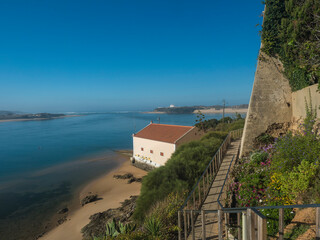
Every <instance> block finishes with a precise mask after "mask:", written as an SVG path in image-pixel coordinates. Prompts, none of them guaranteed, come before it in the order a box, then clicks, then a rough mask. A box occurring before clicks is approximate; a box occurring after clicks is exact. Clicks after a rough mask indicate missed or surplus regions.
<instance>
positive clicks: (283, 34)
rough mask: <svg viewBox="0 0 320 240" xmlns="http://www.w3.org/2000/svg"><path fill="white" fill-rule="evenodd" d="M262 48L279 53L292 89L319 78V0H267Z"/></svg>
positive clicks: (270, 53) (317, 80)
mask: <svg viewBox="0 0 320 240" xmlns="http://www.w3.org/2000/svg"><path fill="white" fill-rule="evenodd" d="M265 4H266V11H265V16H264V23H263V27H262V32H261V37H262V43H263V48H262V51H264V52H265V53H266V54H268V55H269V56H278V57H279V58H280V60H281V61H282V62H283V64H284V68H285V71H284V74H285V75H286V77H287V78H288V79H289V82H290V86H291V89H292V91H297V90H299V89H302V88H304V87H307V86H309V85H312V84H315V83H318V82H319V79H320V0H266V1H265Z"/></svg>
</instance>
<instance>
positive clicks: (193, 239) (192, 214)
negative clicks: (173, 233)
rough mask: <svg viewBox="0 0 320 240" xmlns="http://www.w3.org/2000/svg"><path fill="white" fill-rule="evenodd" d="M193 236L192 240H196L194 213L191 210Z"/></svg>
mask: <svg viewBox="0 0 320 240" xmlns="http://www.w3.org/2000/svg"><path fill="white" fill-rule="evenodd" d="M191 234H192V235H191V236H192V240H195V239H196V237H195V234H194V213H193V210H191Z"/></svg>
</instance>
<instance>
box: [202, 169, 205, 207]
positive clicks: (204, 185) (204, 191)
mask: <svg viewBox="0 0 320 240" xmlns="http://www.w3.org/2000/svg"><path fill="white" fill-rule="evenodd" d="M202 184H203V186H202V187H203V201H204V200H205V198H206V185H205V182H204V175H203V177H202Z"/></svg>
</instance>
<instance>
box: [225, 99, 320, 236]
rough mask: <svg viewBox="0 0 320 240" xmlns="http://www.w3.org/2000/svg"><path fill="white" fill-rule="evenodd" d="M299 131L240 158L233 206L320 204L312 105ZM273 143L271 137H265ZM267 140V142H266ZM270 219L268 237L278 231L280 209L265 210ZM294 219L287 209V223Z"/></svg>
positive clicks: (318, 141) (318, 140)
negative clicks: (247, 156) (246, 156)
mask: <svg viewBox="0 0 320 240" xmlns="http://www.w3.org/2000/svg"><path fill="white" fill-rule="evenodd" d="M306 109H307V117H306V119H305V121H304V123H303V124H301V125H300V131H298V132H295V134H293V133H292V132H289V133H287V134H286V135H284V136H282V137H280V138H279V139H275V142H274V143H272V144H268V145H266V146H264V147H263V148H262V149H259V150H257V151H256V152H254V153H252V154H251V155H250V157H249V158H243V159H240V161H239V163H238V165H236V166H235V167H234V170H233V172H232V175H231V176H232V177H233V179H234V182H233V183H231V184H230V186H229V193H228V195H229V197H230V198H231V196H233V200H234V201H233V202H232V203H230V204H231V205H233V206H245V207H248V206H276V205H278V206H280V205H290V204H301V203H304V204H308V203H319V202H320V164H319V163H320V154H319V153H320V136H319V134H318V129H317V127H316V126H315V118H316V114H315V112H314V109H312V104H311V103H310V104H309V105H308V104H306ZM266 138H267V140H270V139H271V138H270V137H266ZM264 140H265V139H264ZM261 212H262V213H263V214H264V215H265V216H267V218H268V234H269V235H272V236H274V235H275V234H276V233H277V232H278V214H279V212H278V210H277V209H263V210H261ZM293 216H294V212H293V211H292V210H291V209H285V216H284V218H285V224H289V223H290V221H291V220H292V218H293Z"/></svg>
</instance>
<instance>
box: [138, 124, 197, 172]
mask: <svg viewBox="0 0 320 240" xmlns="http://www.w3.org/2000/svg"><path fill="white" fill-rule="evenodd" d="M201 136H202V134H201V132H199V130H198V129H197V128H196V127H191V126H178V125H167V124H156V123H152V122H151V123H150V124H149V125H148V126H146V127H145V128H143V129H142V130H141V131H139V132H138V133H136V134H133V160H134V161H139V162H143V163H146V164H149V165H152V166H154V167H160V166H163V165H164V164H165V163H166V162H167V160H168V159H169V158H170V157H171V155H172V154H173V153H174V151H175V150H176V149H177V147H178V146H180V145H181V144H183V143H186V142H189V141H191V140H196V139H199V138H200V137H201Z"/></svg>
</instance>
